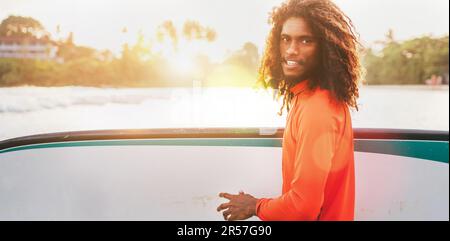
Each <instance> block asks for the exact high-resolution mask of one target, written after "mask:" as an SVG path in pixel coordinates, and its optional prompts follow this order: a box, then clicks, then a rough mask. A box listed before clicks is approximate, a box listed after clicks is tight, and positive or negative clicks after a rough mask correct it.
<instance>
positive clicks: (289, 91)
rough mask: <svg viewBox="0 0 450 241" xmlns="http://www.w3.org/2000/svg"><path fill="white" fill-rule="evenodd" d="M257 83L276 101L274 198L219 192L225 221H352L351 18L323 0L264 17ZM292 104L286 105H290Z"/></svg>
mask: <svg viewBox="0 0 450 241" xmlns="http://www.w3.org/2000/svg"><path fill="white" fill-rule="evenodd" d="M271 23H272V30H271V32H270V35H269V38H268V41H267V46H266V50H265V54H264V58H263V61H262V65H261V67H260V81H262V82H263V83H265V86H267V85H268V84H267V83H270V84H271V85H272V87H274V88H277V89H279V93H280V96H283V97H284V99H283V106H282V107H281V110H280V115H281V114H282V111H283V109H284V107H286V108H287V111H288V117H287V123H286V128H285V131H284V134H283V144H282V172H283V173H282V174H283V189H282V195H281V196H280V197H278V198H261V199H256V198H254V197H253V196H251V195H249V194H245V193H243V192H240V193H239V194H237V195H232V194H228V193H220V194H219V196H220V197H224V198H226V199H228V200H229V202H227V203H223V204H221V205H220V206H219V207H218V208H217V211H222V210H225V211H224V212H223V216H224V218H225V220H242V219H247V218H250V217H252V216H254V215H256V216H258V217H259V218H260V219H261V220H353V219H354V203H355V201H354V199H355V183H354V182H355V177H354V154H353V130H352V125H351V118H350V113H349V107H353V108H357V105H356V99H357V98H358V79H359V78H360V75H361V74H360V62H359V58H358V55H357V46H358V41H357V38H356V36H355V34H354V31H353V29H354V28H353V25H352V22H351V20H350V19H349V18H348V17H347V16H346V15H345V14H344V13H342V11H341V10H340V9H339V8H338V7H337V6H336V5H335V4H334V3H332V2H331V1H329V0H290V1H287V2H285V3H283V4H282V5H281V6H280V7H279V8H277V9H275V10H274V11H273V13H272V15H271ZM290 106H292V108H290Z"/></svg>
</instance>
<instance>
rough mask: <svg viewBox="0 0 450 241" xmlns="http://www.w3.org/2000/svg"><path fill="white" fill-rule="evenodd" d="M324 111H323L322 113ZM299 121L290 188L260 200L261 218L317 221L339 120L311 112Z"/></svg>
mask: <svg viewBox="0 0 450 241" xmlns="http://www.w3.org/2000/svg"><path fill="white" fill-rule="evenodd" d="M319 112H321V113H319ZM309 113H311V114H310V115H308V116H304V118H303V120H302V121H301V122H299V124H298V127H299V128H298V130H297V135H298V138H297V143H296V146H295V149H296V154H295V163H294V170H293V178H292V182H291V189H290V190H289V191H287V192H286V193H284V194H283V195H282V196H280V197H278V198H274V199H267V198H263V199H259V200H258V203H257V206H256V214H257V216H258V217H259V218H260V219H261V220H263V221H264V220H317V219H318V217H319V215H320V211H321V207H322V204H323V200H324V190H325V185H326V182H327V178H328V174H329V172H330V169H331V162H332V158H333V156H334V152H335V146H336V145H335V144H336V143H335V142H336V136H337V123H336V121H335V120H334V119H333V118H332V115H330V113H326V112H322V111H317V110H316V111H310V112H309Z"/></svg>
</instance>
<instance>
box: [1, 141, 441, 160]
mask: <svg viewBox="0 0 450 241" xmlns="http://www.w3.org/2000/svg"><path fill="white" fill-rule="evenodd" d="M82 146H230V147H281V139H280V138H179V139H178V138H168V139H127V140H94V141H92V140H91V141H73V142H71V141H68V142H55V143H42V144H33V145H25V146H18V147H12V148H7V149H4V150H1V151H0V154H2V153H7V152H14V151H21V150H30V149H43V148H61V147H82ZM355 151H357V152H369V153H378V154H388V155H396V156H404V157H413V158H419V159H425V160H430V161H437V162H442V163H447V164H448V162H449V146H448V142H446V141H421V140H420V141H416V140H369V139H361V140H358V139H356V140H355Z"/></svg>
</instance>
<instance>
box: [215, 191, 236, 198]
mask: <svg viewBox="0 0 450 241" xmlns="http://www.w3.org/2000/svg"><path fill="white" fill-rule="evenodd" d="M219 197H223V198H226V199H232V198H233V197H234V195H231V194H229V193H226V192H221V193H219Z"/></svg>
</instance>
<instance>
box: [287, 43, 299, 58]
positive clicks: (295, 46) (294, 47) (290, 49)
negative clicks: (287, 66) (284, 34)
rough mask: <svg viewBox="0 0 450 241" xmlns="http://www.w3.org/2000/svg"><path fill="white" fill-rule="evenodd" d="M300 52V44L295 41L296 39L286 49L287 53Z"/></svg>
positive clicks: (295, 53)
mask: <svg viewBox="0 0 450 241" xmlns="http://www.w3.org/2000/svg"><path fill="white" fill-rule="evenodd" d="M298 52H299V50H298V44H297V43H295V41H292V43H291V44H289V47H288V48H287V49H286V54H287V55H297V54H298Z"/></svg>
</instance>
